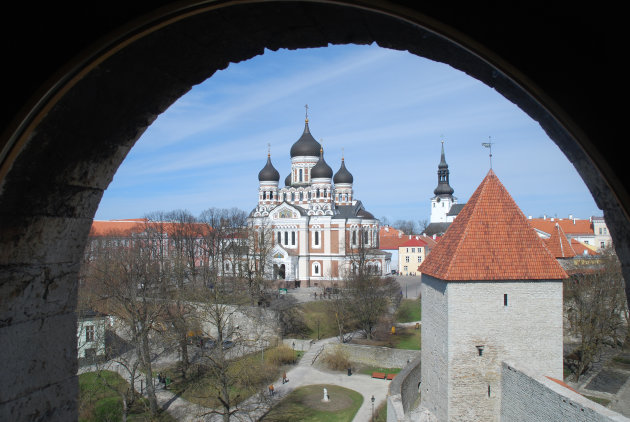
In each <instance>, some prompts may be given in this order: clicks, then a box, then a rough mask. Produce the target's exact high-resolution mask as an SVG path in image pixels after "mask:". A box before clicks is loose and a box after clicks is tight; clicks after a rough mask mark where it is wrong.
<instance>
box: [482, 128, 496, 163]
mask: <svg viewBox="0 0 630 422" xmlns="http://www.w3.org/2000/svg"><path fill="white" fill-rule="evenodd" d="M491 139H492V138H491V137H490V136H488V142H482V143H481V146H483V147H485V148H489V149H490V170H492V145H493V144H494V142H490V141H491Z"/></svg>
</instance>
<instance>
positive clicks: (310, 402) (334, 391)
mask: <svg viewBox="0 0 630 422" xmlns="http://www.w3.org/2000/svg"><path fill="white" fill-rule="evenodd" d="M324 388H326V389H327V390H328V397H329V401H328V402H324V401H322V399H323V398H324ZM303 389H304V391H303V395H302V396H301V397H300V400H299V401H300V403H301V404H302V405H304V406H307V407H310V408H311V409H315V410H321V411H325V412H337V411H339V410H344V409H347V408H349V407H351V406H352V399H351V398H350V396H349V395H348V393H346V392H345V391H344V390H343V389H341V388H336V387H335V386H334V385H309V386H306V387H303Z"/></svg>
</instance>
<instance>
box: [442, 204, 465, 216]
mask: <svg viewBox="0 0 630 422" xmlns="http://www.w3.org/2000/svg"><path fill="white" fill-rule="evenodd" d="M465 205H466V204H453V205H451V209H450V210H448V213H447V214H446V215H448V216H453V215H455V216H456V215H458V214H459V213H460V211H461V210H462V209H463V208H464V206H465Z"/></svg>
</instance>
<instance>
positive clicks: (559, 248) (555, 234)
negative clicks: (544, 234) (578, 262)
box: [543, 224, 577, 258]
mask: <svg viewBox="0 0 630 422" xmlns="http://www.w3.org/2000/svg"><path fill="white" fill-rule="evenodd" d="M543 241H544V242H545V245H547V248H548V249H549V252H551V253H552V254H553V256H554V257H556V258H573V257H574V256H575V255H577V253H576V252H575V249H573V246H571V242H569V239H567V237H566V236H565V234H564V231H562V227H560V225H559V224H556V225H555V227H554V228H553V230H552V231H551V237H549V239H543Z"/></svg>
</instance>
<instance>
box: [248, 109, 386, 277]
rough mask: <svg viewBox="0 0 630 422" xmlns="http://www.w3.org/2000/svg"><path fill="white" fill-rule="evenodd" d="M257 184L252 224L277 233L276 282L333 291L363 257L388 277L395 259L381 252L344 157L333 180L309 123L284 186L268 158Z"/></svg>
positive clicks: (294, 151)
mask: <svg viewBox="0 0 630 422" xmlns="http://www.w3.org/2000/svg"><path fill="white" fill-rule="evenodd" d="M258 180H259V189H258V205H257V206H256V208H255V209H254V210H253V211H252V212H251V213H250V216H249V222H250V224H251V225H252V226H253V227H255V228H258V229H262V228H264V229H265V230H269V231H271V232H272V234H273V242H274V247H273V250H272V253H271V255H272V261H273V262H272V265H271V266H272V268H273V276H274V278H276V279H279V280H284V281H285V283H287V284H289V282H290V284H291V285H295V286H303V287H307V286H318V287H320V286H334V285H336V284H337V282H338V281H339V280H341V279H342V278H343V277H344V275H345V274H346V273H347V272H348V271H351V270H352V265H353V261H355V260H356V259H359V258H358V256H359V255H360V256H361V257H360V259H363V260H366V261H367V262H366V263H365V264H366V265H367V266H368V267H369V268H372V269H373V271H374V273H377V274H384V273H386V272H389V268H390V259H391V255H390V254H389V253H387V252H384V251H381V250H379V249H378V238H379V236H378V234H379V221H378V220H377V219H376V218H375V217H374V216H373V215H372V214H371V213H369V212H368V211H367V210H366V209H365V208H364V207H363V204H362V203H361V201H358V200H357V199H356V198H354V191H353V183H354V178H353V176H352V174H350V172H349V171H348V169H347V168H346V165H345V160H344V158H342V159H341V165H340V168H339V170H338V171H337V173H335V175H334V177H333V171H332V169H331V168H330V166H329V165H328V164H327V163H326V161H325V160H324V151H323V148H322V146H321V144H320V143H319V142H317V141H316V140H315V138H313V136H312V135H311V132H310V129H309V126H308V118H307V119H306V122H305V126H304V132H303V133H302V136H301V137H300V138H299V139H298V140H297V141H296V142H295V143H294V144H293V146H292V147H291V171H290V173H289V175H288V176H287V177H286V179H285V181H284V184H285V186H284V187H282V188H281V187H280V186H279V181H280V174H279V173H278V171H277V170H276V169H275V167H274V166H273V164H272V163H271V156H270V154H269V155H268V156H267V164H266V165H265V167H264V168H263V169H262V170H261V171H260V173H259V174H258Z"/></svg>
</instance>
